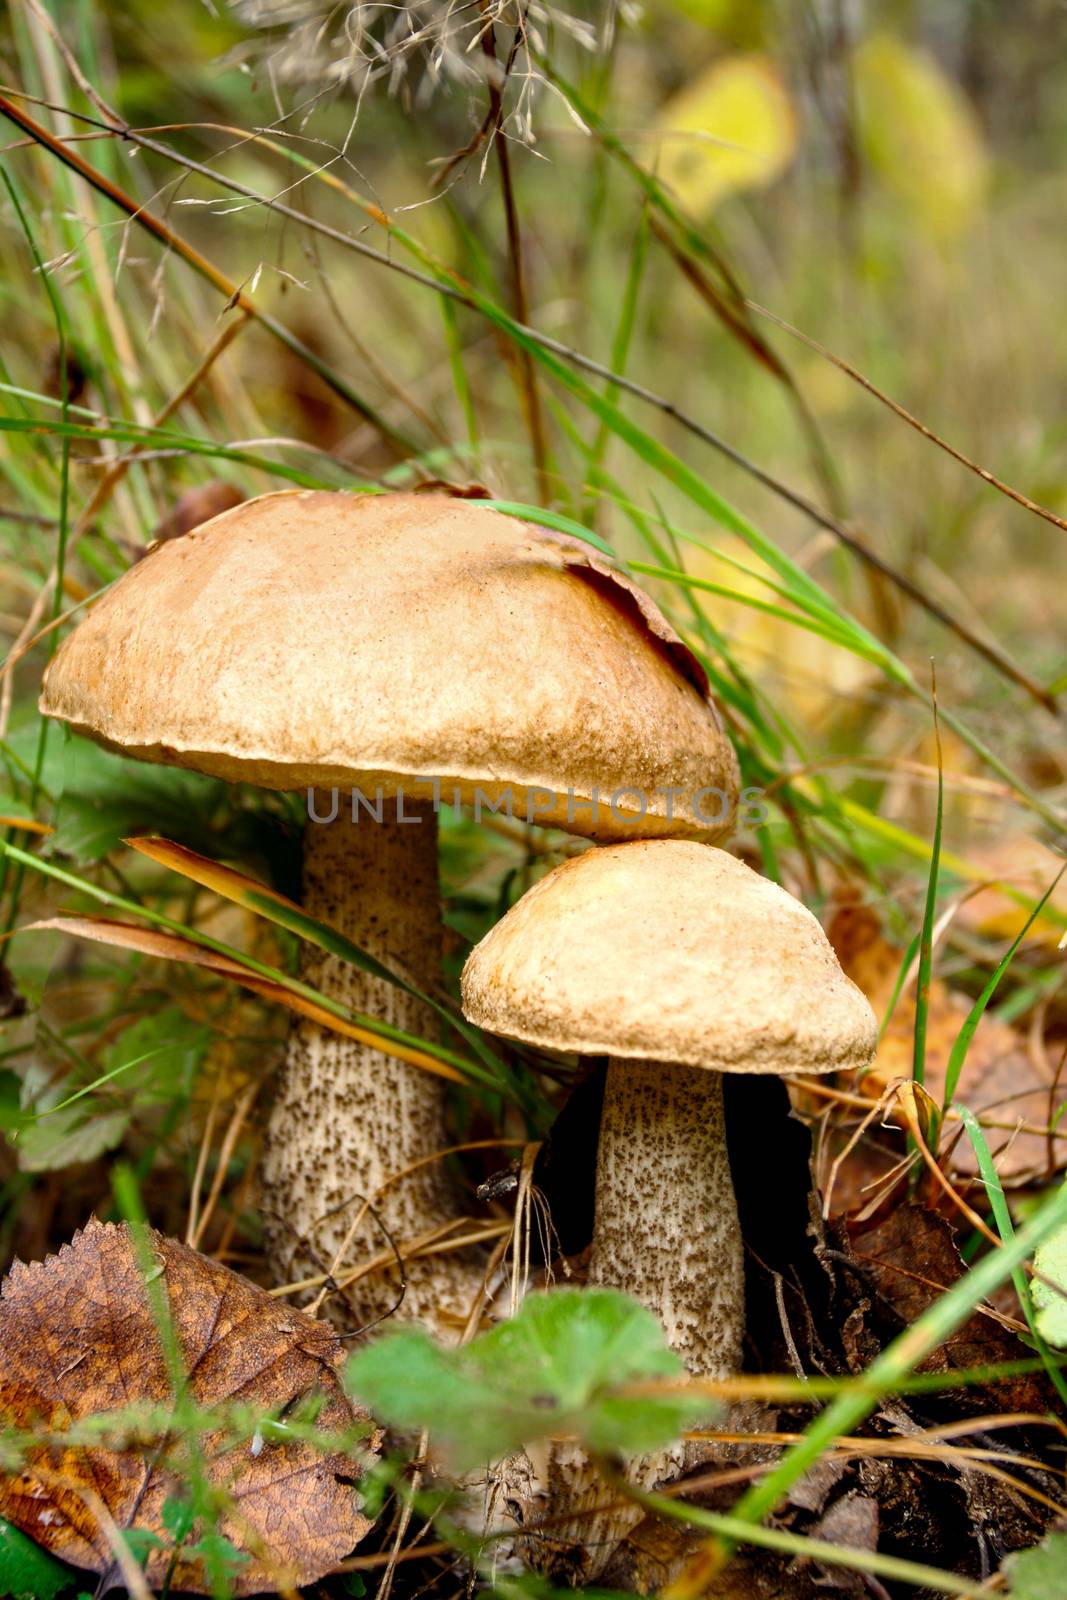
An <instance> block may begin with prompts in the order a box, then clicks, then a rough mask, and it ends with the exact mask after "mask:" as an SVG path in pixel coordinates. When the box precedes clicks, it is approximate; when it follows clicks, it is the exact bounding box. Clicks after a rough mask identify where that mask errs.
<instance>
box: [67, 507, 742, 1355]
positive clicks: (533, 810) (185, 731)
mask: <svg viewBox="0 0 1067 1600" xmlns="http://www.w3.org/2000/svg"><path fill="white" fill-rule="evenodd" d="M41 709H42V711H43V712H44V713H45V714H46V715H48V716H52V717H58V718H61V719H62V720H64V721H65V722H67V723H69V724H70V725H71V726H72V727H73V728H74V729H75V731H77V732H79V733H83V734H87V735H88V736H89V737H90V738H93V739H96V740H97V741H98V742H99V743H101V744H103V745H106V746H107V747H109V748H111V749H114V750H118V751H120V752H121V753H123V754H125V755H129V756H135V757H138V758H140V759H141V760H145V761H157V762H165V763H169V764H171V765H174V766H179V767H191V768H195V769H196V770H198V771H200V772H206V773H210V774H213V775H215V776H217V777H221V778H224V779H227V780H229V781H230V782H234V783H237V782H245V783H252V784H258V785H261V786H263V787H265V788H274V789H289V790H291V789H304V788H306V789H307V790H308V798H309V816H310V820H309V822H308V824H307V826H306V828H305V832H304V888H303V899H304V904H305V906H306V908H307V910H308V911H309V912H310V913H311V915H313V916H315V917H317V918H319V919H320V920H323V921H326V922H329V923H332V924H333V925H334V926H336V927H338V928H339V929H340V930H341V931H342V932H343V933H345V934H346V935H347V936H348V937H349V938H351V939H352V940H353V941H354V942H355V943H356V944H358V945H360V946H361V947H362V948H363V949H364V950H366V951H367V952H368V953H369V954H371V955H373V956H376V957H377V958H378V959H379V960H381V961H383V962H385V963H386V964H391V965H392V967H393V969H394V970H401V971H402V972H403V973H404V974H405V975H406V976H408V977H409V978H410V979H411V980H413V982H414V984H415V986H416V987H418V988H420V989H421V990H422V991H423V992H424V993H426V992H433V991H435V990H436V989H438V988H439V986H440V984H441V944H442V926H441V918H440V909H439V895H438V883H437V815H438V810H439V807H440V805H441V804H444V805H446V806H449V805H453V804H460V803H462V804H464V805H472V804H473V806H474V807H475V812H476V815H477V813H478V811H479V809H484V808H489V809H505V810H506V809H508V808H510V810H511V813H512V814H513V815H514V816H516V817H517V818H518V819H519V820H520V821H523V822H525V821H527V820H529V821H533V822H536V823H540V824H542V825H551V826H553V827H560V828H564V829H566V830H567V831H569V832H571V833H576V834H582V835H587V836H589V837H591V838H605V839H612V838H626V837H632V836H638V837H640V836H643V835H657V834H672V833H676V834H679V835H682V836H692V837H698V838H708V839H712V838H716V837H719V836H721V835H722V834H724V833H725V832H727V831H728V830H729V828H730V826H731V824H732V821H733V806H734V803H735V801H736V797H737V782H738V777H737V763H736V758H735V756H734V753H733V750H732V749H731V747H730V744H729V742H728V740H727V739H726V737H725V735H724V733H723V730H722V725H721V722H720V720H719V716H718V712H717V710H716V708H715V706H714V704H713V703H712V701H711V699H710V697H709V695H708V692H707V680H706V678H705V676H704V674H703V671H702V669H701V668H700V666H699V665H698V663H697V662H696V660H695V659H694V657H693V656H692V655H691V654H690V653H689V651H688V650H687V649H686V647H685V646H684V645H683V644H682V642H681V640H679V639H678V638H677V637H676V635H674V633H673V632H672V631H671V629H670V627H669V625H668V624H667V623H666V621H665V620H664V618H663V617H662V616H661V615H660V613H659V612H658V611H657V609H656V607H655V606H654V605H653V604H652V602H651V601H650V600H648V598H647V597H646V596H645V595H643V594H642V593H641V591H640V590H638V589H637V588H636V587H635V586H634V585H633V584H632V583H630V581H629V580H628V579H627V578H626V577H625V576H623V575H622V574H621V573H618V572H616V571H615V570H614V568H612V567H611V566H610V565H609V564H608V563H607V562H606V561H605V560H603V559H602V558H601V557H600V556H598V555H597V553H596V552H595V550H593V548H592V547H591V546H589V545H587V544H584V543H582V542H581V541H579V540H577V539H573V538H569V537H567V536H565V535H561V534H558V533H555V532H551V531H548V530H546V529H543V528H541V527H538V526H534V525H532V524H530V523H528V522H524V521H522V520H520V519H518V518H516V517H512V516H506V515H503V514H501V513H500V512H497V511H494V510H492V509H490V508H488V507H486V506H483V505H479V504H478V503H477V502H470V501H464V500H457V499H452V498H449V497H447V496H444V495H439V494H433V495H411V494H389V495H368V494H341V493H336V494H335V493H302V492H298V493H282V494H273V495H266V496H263V497H261V498H259V499H257V500H252V501H248V502H246V503H245V504H243V505H240V506H238V507H236V508H235V509H233V510H230V511H227V512H225V513H224V514H223V515H221V516H218V517H216V518H214V519H213V520H212V521H210V522H208V523H205V524H203V525H202V526H200V527H197V528H195V529H194V530H193V531H191V532H189V533H187V534H185V535H184V536H183V537H180V538H176V539H172V540H168V541H167V542H165V543H164V544H162V545H161V546H159V547H158V548H157V549H155V550H153V551H152V552H151V553H150V554H149V555H147V556H146V557H145V559H144V560H143V561H141V562H139V563H138V564H137V566H136V567H134V568H133V569H132V570H131V571H129V572H128V573H126V574H125V575H124V576H123V577H122V578H121V579H120V580H119V581H118V582H117V583H116V584H114V585H113V586H112V588H111V589H110V590H108V591H107V593H106V594H105V595H104V596H103V597H102V599H101V600H100V601H99V602H98V603H97V604H96V605H95V606H94V607H93V608H92V609H91V611H90V612H89V613H88V615H87V616H86V618H85V620H84V621H83V622H82V623H81V624H80V625H79V626H78V627H77V628H76V629H75V630H74V631H73V632H72V633H71V635H70V636H69V637H68V638H67V639H66V640H65V641H64V643H63V645H62V646H61V648H60V649H59V651H58V652H57V654H56V656H55V658H54V660H53V662H52V664H51V666H50V667H49V669H48V671H47V673H46V676H45V681H44V686H43V690H42V695H41ZM330 790H334V791H336V790H341V791H343V794H342V795H341V796H340V798H339V797H338V795H337V794H336V793H334V794H333V795H331V794H329V793H323V792H321V791H330ZM331 817H332V818H333V820H331V821H327V820H325V819H328V818H331ZM301 975H302V977H303V978H304V979H305V980H306V981H307V982H309V983H311V984H313V985H314V986H316V987H317V988H319V989H320V990H322V991H323V992H325V993H327V994H329V995H331V996H333V997H334V998H335V999H338V1000H341V1001H343V1002H344V1003H345V1004H346V1005H348V1006H350V1007H352V1008H353V1009H355V1010H359V1011H362V1012H364V1013H368V1014H372V1015H374V1016H376V1017H379V1018H381V1019H382V1020H384V1021H386V1022H388V1023H390V1024H392V1025H393V1026H394V1027H397V1028H400V1029H402V1030H404V1031H406V1032H409V1033H414V1034H418V1035H420V1036H422V1037H432V1036H433V1035H434V1031H435V1028H436V1018H435V1016H434V1014H433V1013H432V1012H431V1011H430V1010H429V1008H428V1007H426V1006H425V1005H424V1004H422V1003H421V1002H420V1001H419V1000H418V999H416V998H413V997H412V996H411V995H410V994H408V993H407V992H405V991H404V990H402V989H400V988H397V987H395V986H394V985H392V984H390V983H388V982H387V981H385V980H383V979H379V978H375V977H373V976H368V975H367V974H366V973H364V972H362V971H359V970H357V969H356V968H354V967H352V966H350V965H348V964H347V963H345V962H343V961H342V960H340V959H339V958H337V957H336V956H333V955H327V954H325V953H324V952H323V951H322V950H320V949H319V948H318V947H315V946H312V945H304V946H302V949H301ZM451 1142H452V1141H451V1139H450V1137H449V1134H448V1130H447V1121H446V1099H445V1090H444V1087H443V1085H442V1083H441V1081H440V1080H439V1079H438V1078H436V1077H433V1076H431V1075H429V1074H428V1073H427V1072H425V1071H423V1070H422V1069H421V1068H419V1067H418V1066H416V1065H414V1064H410V1063H408V1062H405V1061H401V1060H398V1059H397V1058H396V1057H393V1056H387V1055H384V1054H382V1053H381V1052H380V1051H378V1050H375V1049H373V1048H371V1047H369V1046H366V1045H362V1044H359V1043H357V1042H356V1041H354V1040H351V1039H348V1038H344V1037H342V1036H341V1035H339V1034H336V1033H333V1032H329V1031H325V1030H323V1029H322V1028H320V1027H318V1026H316V1025H314V1024H312V1023H310V1022H306V1021H302V1020H301V1021H298V1022H296V1023H294V1025H293V1028H292V1031H291V1034H290V1041H289V1045H288V1050H287V1053H286V1058H285V1061H284V1063H283V1065H282V1068H281V1071H280V1075H279V1080H278V1083H277V1088H276V1093H275V1097H274V1104H273V1109H272V1111H271V1114H270V1121H269V1126H268V1130H267V1139H266V1147H265V1151H264V1157H263V1162H262V1169H261V1187H262V1197H263V1205H264V1212H265V1220H266V1223H267V1230H268V1241H269V1244H270V1247H271V1251H272V1255H273V1258H274V1269H275V1272H276V1273H277V1274H278V1275H280V1276H285V1277H301V1276H304V1275H306V1274H307V1275H310V1274H313V1273H314V1272H315V1271H316V1270H317V1271H319V1272H321V1271H322V1270H323V1265H324V1264H325V1265H327V1266H328V1265H329V1264H330V1263H331V1262H332V1260H333V1258H334V1255H335V1253H336V1252H337V1251H338V1250H339V1249H340V1248H341V1247H342V1245H343V1243H344V1241H345V1237H346V1234H347V1232H348V1230H349V1227H350V1225H351V1223H352V1221H353V1219H354V1218H355V1215H356V1212H357V1211H358V1209H359V1206H360V1203H361V1202H362V1200H363V1198H364V1197H366V1198H367V1199H368V1200H370V1201H372V1203H373V1205H374V1210H375V1214H376V1216H377V1217H378V1218H379V1219H380V1221H381V1223H382V1224H383V1226H384V1228H385V1229H387V1230H388V1233H389V1236H390V1237H391V1238H392V1239H393V1240H394V1241H395V1242H396V1244H397V1245H398V1246H399V1248H400V1250H401V1252H402V1253H403V1252H405V1251H408V1250H410V1249H411V1248H412V1246H413V1245H417V1244H418V1242H419V1241H420V1240H426V1239H427V1238H428V1237H429V1236H430V1235H432V1234H434V1233H435V1232H438V1231H439V1230H440V1229H441V1228H442V1227H443V1226H445V1225H447V1224H448V1223H450V1222H453V1221H455V1220H456V1219H457V1218H458V1217H460V1216H461V1215H462V1207H461V1204H460V1200H459V1197H458V1195H457V1193H456V1192H455V1191H454V1189H453V1186H452V1182H451V1180H450V1177H449V1175H448V1172H447V1170H446V1169H445V1167H444V1165H443V1163H442V1162H441V1161H440V1160H438V1159H436V1157H437V1153H438V1152H440V1151H441V1150H442V1149H444V1148H445V1147H447V1146H448V1145H449V1144H450V1143H451ZM361 1237H362V1238H370V1239H372V1240H373V1244H372V1246H371V1253H372V1254H377V1253H379V1252H381V1253H382V1255H383V1256H384V1258H385V1260H386V1263H387V1265H386V1267H385V1268H384V1269H382V1270H379V1271H377V1272H375V1273H372V1274H367V1275H364V1276H362V1277H360V1278H359V1279H358V1281H356V1282H354V1283H353V1284H352V1285H351V1287H350V1288H349V1290H348V1297H349V1299H348V1305H349V1308H350V1309H349V1313H348V1315H349V1319H350V1317H351V1315H352V1314H354V1315H355V1316H356V1317H358V1318H360V1319H361V1320H363V1321H370V1320H372V1319H373V1318H375V1317H376V1316H379V1315H381V1314H383V1313H385V1312H387V1311H388V1310H389V1309H390V1308H391V1307H392V1305H393V1303H394V1300H395V1298H396V1282H397V1280H396V1274H395V1272H393V1271H391V1270H390V1266H389V1264H390V1263H391V1259H392V1258H391V1256H390V1253H389V1250H388V1248H387V1247H386V1245H385V1242H384V1239H382V1237H381V1236H380V1235H379V1234H378V1233H377V1231H376V1230H375V1228H374V1227H373V1225H372V1224H371V1223H370V1222H369V1221H368V1222H367V1223H366V1224H365V1227H364V1231H363V1233H362V1235H361ZM300 1241H305V1243H304V1244H301V1243H300ZM346 1264H347V1258H346ZM480 1276H481V1268H480V1265H479V1262H478V1260H477V1259H475V1258H474V1257H472V1255H471V1254H470V1253H468V1254H467V1255H466V1256H463V1255H457V1254H456V1253H451V1254H448V1253H443V1254H434V1255H430V1256H428V1257H424V1258H422V1259H414V1260H412V1261H410V1262H409V1263H408V1266H407V1273H406V1277H407V1293H406V1297H405V1300H404V1303H403V1310H402V1314H404V1315H406V1316H409V1317H412V1318H420V1317H421V1318H425V1319H428V1320H430V1321H431V1322H433V1321H437V1320H439V1319H440V1323H441V1325H442V1326H444V1327H448V1326H450V1325H454V1319H455V1318H456V1317H457V1316H459V1317H465V1316H466V1314H467V1311H468V1309H469V1305H470V1302H471V1300H472V1298H473V1296H474V1294H475V1292H476V1289H477V1287H478V1284H479V1282H480Z"/></svg>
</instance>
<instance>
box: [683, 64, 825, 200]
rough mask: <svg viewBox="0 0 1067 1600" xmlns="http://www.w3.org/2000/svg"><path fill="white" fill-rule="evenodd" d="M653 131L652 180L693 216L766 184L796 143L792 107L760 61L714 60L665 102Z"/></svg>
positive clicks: (785, 163) (787, 160)
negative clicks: (654, 169)
mask: <svg viewBox="0 0 1067 1600" xmlns="http://www.w3.org/2000/svg"><path fill="white" fill-rule="evenodd" d="M657 132H658V135H659V143H658V162H657V169H658V174H659V176H660V178H661V179H662V180H663V181H664V183H666V184H667V185H668V187H669V188H671V189H672V190H673V191H674V193H675V194H676V195H677V197H678V199H679V200H680V201H681V202H682V204H683V205H685V206H687V207H688V208H689V209H690V210H692V211H696V212H708V211H710V210H711V209H712V207H713V206H715V205H717V204H718V203H719V201H720V200H722V199H724V198H725V197H726V196H727V195H731V194H738V193H740V192H741V191H743V190H746V189H761V188H764V187H765V186H766V185H767V184H769V183H773V182H774V180H775V178H777V177H779V176H780V174H781V173H782V172H784V171H785V169H786V167H788V165H789V163H790V161H791V160H792V159H793V154H794V151H795V150H796V144H797V126H796V117H795V115H794V112H793V104H792V101H791V99H790V97H789V94H788V92H787V90H786V88H785V85H784V83H783V82H782V79H781V77H780V75H779V73H778V72H777V70H776V69H775V67H774V66H773V65H772V64H771V62H770V61H769V60H768V59H767V57H766V56H762V55H745V56H730V57H728V58H727V59H726V60H722V61H716V62H714V63H713V64H712V65H711V66H710V67H708V68H707V69H706V70H705V71H703V72H701V73H700V74H699V75H698V76H697V77H695V78H694V79H693V80H692V81H691V82H690V83H688V84H687V85H686V87H685V88H684V89H682V90H680V91H679V93H678V94H676V95H675V96H674V97H673V99H671V100H668V102H667V104H666V105H665V106H664V107H663V108H662V110H661V112H660V115H659V118H658V120H657Z"/></svg>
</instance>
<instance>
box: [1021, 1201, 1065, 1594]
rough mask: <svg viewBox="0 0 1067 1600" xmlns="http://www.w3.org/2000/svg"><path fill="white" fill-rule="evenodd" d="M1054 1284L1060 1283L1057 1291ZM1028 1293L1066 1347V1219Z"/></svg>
mask: <svg viewBox="0 0 1067 1600" xmlns="http://www.w3.org/2000/svg"><path fill="white" fill-rule="evenodd" d="M1038 1274H1040V1276H1038ZM1046 1280H1047V1281H1046ZM1053 1284H1060V1285H1061V1286H1062V1288H1061V1290H1060V1292H1059V1293H1057V1291H1056V1290H1055V1289H1054V1288H1053V1287H1052V1285H1053ZM1030 1296H1031V1299H1032V1300H1033V1303H1034V1310H1035V1312H1036V1317H1035V1321H1036V1323H1037V1331H1038V1333H1039V1334H1040V1335H1041V1337H1042V1339H1044V1340H1045V1342H1046V1344H1051V1345H1055V1346H1056V1348H1057V1349H1058V1350H1064V1349H1067V1223H1064V1225H1063V1226H1062V1227H1061V1228H1057V1229H1056V1231H1055V1233H1050V1234H1049V1236H1048V1238H1047V1239H1046V1240H1045V1242H1044V1244H1042V1245H1040V1246H1039V1248H1038V1250H1037V1253H1036V1254H1035V1256H1034V1278H1033V1281H1032V1283H1031V1285H1030ZM1012 1592H1013V1593H1014V1591H1012Z"/></svg>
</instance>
